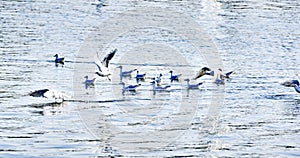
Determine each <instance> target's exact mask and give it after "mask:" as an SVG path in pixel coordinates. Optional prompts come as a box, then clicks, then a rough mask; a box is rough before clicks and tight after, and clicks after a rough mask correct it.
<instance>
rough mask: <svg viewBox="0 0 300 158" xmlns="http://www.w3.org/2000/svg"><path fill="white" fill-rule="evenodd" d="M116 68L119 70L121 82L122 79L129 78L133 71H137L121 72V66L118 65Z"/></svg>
mask: <svg viewBox="0 0 300 158" xmlns="http://www.w3.org/2000/svg"><path fill="white" fill-rule="evenodd" d="M117 68H120V81H121V82H122V78H123V77H131V73H132V72H133V71H136V70H137V69H133V70H129V71H123V66H122V65H120V66H118V67H117Z"/></svg>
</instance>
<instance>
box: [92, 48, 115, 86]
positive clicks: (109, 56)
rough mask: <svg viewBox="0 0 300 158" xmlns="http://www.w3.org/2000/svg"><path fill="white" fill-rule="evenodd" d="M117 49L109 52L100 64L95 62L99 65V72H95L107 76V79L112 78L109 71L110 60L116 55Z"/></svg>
mask: <svg viewBox="0 0 300 158" xmlns="http://www.w3.org/2000/svg"><path fill="white" fill-rule="evenodd" d="M116 52H117V49H114V50H113V51H111V52H110V53H109V54H107V55H106V56H105V57H104V59H103V60H102V62H101V64H100V65H98V64H97V63H96V62H94V63H95V64H96V66H97V67H98V70H99V71H97V72H95V74H97V75H99V76H100V77H107V79H108V80H109V81H110V80H111V79H110V78H109V76H110V75H111V73H110V71H109V68H108V66H109V61H110V60H111V59H112V58H113V57H114V55H115V54H116Z"/></svg>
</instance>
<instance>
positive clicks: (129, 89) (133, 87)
mask: <svg viewBox="0 0 300 158" xmlns="http://www.w3.org/2000/svg"><path fill="white" fill-rule="evenodd" d="M121 84H122V85H123V89H122V90H123V93H124V91H134V92H135V91H136V89H137V88H138V87H139V86H141V84H137V85H128V86H125V83H124V82H122V83H121Z"/></svg>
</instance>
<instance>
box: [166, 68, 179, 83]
mask: <svg viewBox="0 0 300 158" xmlns="http://www.w3.org/2000/svg"><path fill="white" fill-rule="evenodd" d="M169 73H171V76H170V80H171V82H173V81H174V80H175V81H178V80H179V77H180V76H181V74H179V75H173V71H172V70H171V71H170V72H169Z"/></svg>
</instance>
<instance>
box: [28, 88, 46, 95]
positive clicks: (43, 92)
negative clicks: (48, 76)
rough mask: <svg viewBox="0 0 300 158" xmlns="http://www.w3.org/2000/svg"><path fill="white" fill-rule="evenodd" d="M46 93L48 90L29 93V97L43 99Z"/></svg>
mask: <svg viewBox="0 0 300 158" xmlns="http://www.w3.org/2000/svg"><path fill="white" fill-rule="evenodd" d="M48 91H49V89H41V90H36V91H34V92H31V93H30V94H29V95H30V96H32V97H45V96H44V94H45V93H46V92H48Z"/></svg>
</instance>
